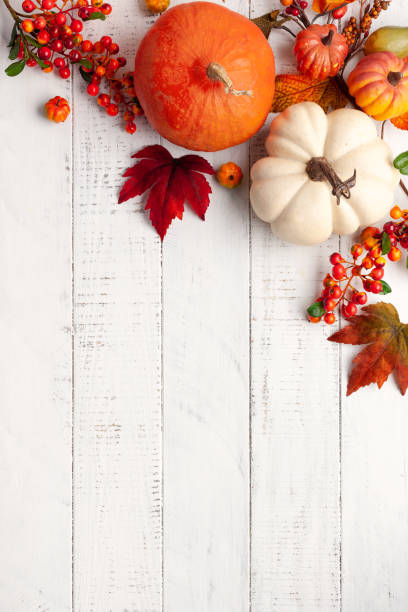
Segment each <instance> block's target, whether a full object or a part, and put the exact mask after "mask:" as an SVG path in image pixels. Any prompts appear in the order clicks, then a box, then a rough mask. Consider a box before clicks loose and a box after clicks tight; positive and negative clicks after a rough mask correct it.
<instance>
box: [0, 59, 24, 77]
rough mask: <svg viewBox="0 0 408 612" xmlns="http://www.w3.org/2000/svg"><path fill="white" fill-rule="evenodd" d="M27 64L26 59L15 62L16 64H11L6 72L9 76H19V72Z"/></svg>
mask: <svg viewBox="0 0 408 612" xmlns="http://www.w3.org/2000/svg"><path fill="white" fill-rule="evenodd" d="M25 65H26V61H25V60H20V61H19V62H14V64H10V66H9V67H8V68H6V70H5V73H6V74H7V76H10V77H13V76H17V75H18V74H20V72H22V71H23V70H24V67H25Z"/></svg>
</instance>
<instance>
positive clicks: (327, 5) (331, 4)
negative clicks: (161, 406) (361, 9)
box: [312, 0, 354, 13]
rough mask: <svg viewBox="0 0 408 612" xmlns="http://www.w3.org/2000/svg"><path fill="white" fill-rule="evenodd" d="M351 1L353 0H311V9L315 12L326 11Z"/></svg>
mask: <svg viewBox="0 0 408 612" xmlns="http://www.w3.org/2000/svg"><path fill="white" fill-rule="evenodd" d="M351 2H354V0H313V5H312V9H313V10H314V11H315V12H316V13H326V12H327V11H332V10H334V9H336V8H338V7H340V6H343V5H344V4H350V3H351Z"/></svg>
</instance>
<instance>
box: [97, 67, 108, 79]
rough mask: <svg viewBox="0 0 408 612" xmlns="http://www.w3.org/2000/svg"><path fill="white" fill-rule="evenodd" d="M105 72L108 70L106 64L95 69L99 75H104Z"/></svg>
mask: <svg viewBox="0 0 408 612" xmlns="http://www.w3.org/2000/svg"><path fill="white" fill-rule="evenodd" d="M105 72H106V68H105V67H104V66H98V67H97V68H96V70H95V74H96V75H97V76H98V77H103V76H105Z"/></svg>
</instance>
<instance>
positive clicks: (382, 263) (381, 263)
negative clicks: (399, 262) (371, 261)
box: [375, 256, 387, 266]
mask: <svg viewBox="0 0 408 612" xmlns="http://www.w3.org/2000/svg"><path fill="white" fill-rule="evenodd" d="M386 263H387V262H386V259H385V257H382V256H381V257H377V259H376V260H375V265H376V266H385V264H386Z"/></svg>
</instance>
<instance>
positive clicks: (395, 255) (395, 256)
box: [388, 247, 401, 261]
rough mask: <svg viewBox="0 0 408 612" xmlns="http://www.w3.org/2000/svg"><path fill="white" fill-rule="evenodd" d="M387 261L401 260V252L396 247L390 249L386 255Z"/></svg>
mask: <svg viewBox="0 0 408 612" xmlns="http://www.w3.org/2000/svg"><path fill="white" fill-rule="evenodd" d="M388 259H389V260H390V261H398V260H399V259H401V251H400V250H399V249H398V248H397V247H391V250H390V252H389V253H388Z"/></svg>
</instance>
